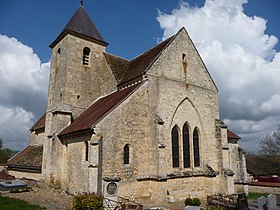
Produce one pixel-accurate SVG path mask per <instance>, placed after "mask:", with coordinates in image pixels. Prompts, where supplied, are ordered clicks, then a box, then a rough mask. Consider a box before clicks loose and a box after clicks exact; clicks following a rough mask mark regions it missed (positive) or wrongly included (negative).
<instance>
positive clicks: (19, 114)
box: [0, 105, 34, 150]
mask: <svg viewBox="0 0 280 210" xmlns="http://www.w3.org/2000/svg"><path fill="white" fill-rule="evenodd" d="M0 113H1V118H0V137H1V138H2V139H3V140H4V147H8V148H13V149H17V150H19V149H22V148H24V147H26V146H27V145H28V138H29V129H30V128H31V126H32V124H33V123H34V122H33V118H34V116H33V114H32V113H31V112H27V111H25V110H24V109H22V108H21V107H12V108H9V107H3V106H1V105H0Z"/></svg>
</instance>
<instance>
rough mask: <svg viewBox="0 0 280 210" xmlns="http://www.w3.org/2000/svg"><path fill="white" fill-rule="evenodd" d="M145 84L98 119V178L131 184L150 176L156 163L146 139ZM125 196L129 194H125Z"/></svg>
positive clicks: (148, 123) (148, 124)
mask: <svg viewBox="0 0 280 210" xmlns="http://www.w3.org/2000/svg"><path fill="white" fill-rule="evenodd" d="M147 103H148V93H147V83H145V84H143V85H142V86H141V87H140V88H138V90H136V92H134V93H133V95H131V96H129V97H128V98H127V99H126V100H125V101H124V102H122V103H121V104H120V105H119V106H118V107H117V108H116V109H115V110H113V111H112V112H111V113H110V114H109V115H107V116H106V117H105V118H104V119H103V120H101V121H100V122H99V123H98V124H97V125H96V128H95V129H94V131H95V132H96V133H97V134H100V135H102V139H103V147H102V157H103V160H102V171H103V172H102V177H108V178H118V179H121V180H122V181H127V182H130V181H135V180H136V177H138V176H140V175H145V174H150V169H151V167H154V165H156V164H157V163H156V161H155V160H154V159H152V157H151V153H152V152H151V150H152V148H153V147H154V146H153V145H152V142H151V139H150V124H151V122H150V121H149V120H150V118H149V112H148V104H147ZM127 144H128V145H129V164H124V160H123V157H124V146H125V145H127ZM127 193H129V192H127Z"/></svg>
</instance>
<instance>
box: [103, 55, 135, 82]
mask: <svg viewBox="0 0 280 210" xmlns="http://www.w3.org/2000/svg"><path fill="white" fill-rule="evenodd" d="M104 56H105V58H106V60H107V62H108V64H109V66H110V67H111V69H112V71H113V73H114V75H115V78H116V79H117V81H118V82H120V81H121V79H122V77H123V74H124V72H125V70H126V69H127V68H128V66H129V62H130V61H128V60H125V59H123V58H120V57H118V56H115V55H111V54H108V53H105V52H104Z"/></svg>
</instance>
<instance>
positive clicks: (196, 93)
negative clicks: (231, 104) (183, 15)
mask: <svg viewBox="0 0 280 210" xmlns="http://www.w3.org/2000/svg"><path fill="white" fill-rule="evenodd" d="M183 54H185V55H186V56H187V59H186V62H187V68H185V66H186V65H183V60H182V57H183ZM147 75H148V78H149V96H150V97H149V111H150V112H151V113H156V114H157V115H158V116H159V117H160V118H161V119H162V120H163V121H164V124H163V125H162V129H158V128H157V127H156V126H154V129H153V130H154V132H153V135H154V138H155V139H160V141H162V142H164V144H165V145H166V147H165V148H163V149H161V148H158V149H157V150H158V152H159V153H163V154H165V155H162V157H163V158H161V160H159V162H160V163H161V167H160V168H159V169H158V172H159V173H160V174H162V173H174V172H176V171H204V170H206V164H208V165H210V166H211V167H212V168H213V169H214V170H216V171H219V172H221V169H222V164H223V159H222V157H223V156H222V148H221V142H219V141H218V139H217V138H216V126H215V120H216V119H219V107H218V94H217V89H216V87H215V85H214V83H213V81H212V79H211V77H210V75H209V74H208V72H207V70H206V69H205V67H204V65H203V62H202V61H201V59H200V57H199V55H198V53H197V51H196V50H195V48H194V46H193V45H192V42H191V41H190V39H189V37H188V36H187V34H186V33H185V32H184V31H181V32H180V33H179V34H178V35H177V36H176V38H175V39H174V40H173V41H172V42H171V43H170V45H169V46H168V47H167V48H166V49H165V50H164V51H163V52H162V54H161V56H160V57H159V58H158V60H157V61H156V62H155V63H154V64H153V65H152V67H151V68H150V70H149V71H148V73H147ZM185 122H187V123H188V124H189V131H190V143H191V148H192V137H193V136H192V132H193V130H194V128H195V127H197V128H198V129H199V134H200V145H199V146H200V162H201V164H200V167H197V168H194V167H193V162H192V164H191V167H190V168H187V169H184V168H183V167H182V165H183V164H182V149H181V151H180V153H181V155H180V156H181V164H180V167H179V168H172V149H171V148H172V147H171V146H172V144H171V130H172V127H173V126H175V125H178V127H179V128H180V133H181V134H180V135H181V136H180V137H179V141H180V142H181V143H179V144H181V146H180V147H181V148H182V128H183V125H184V123H185ZM159 133H160V134H159ZM161 150H164V152H160V151H161ZM155 154H156V153H155ZM192 155H193V150H192V149H191V156H192ZM225 181H226V180H225V178H224V177H223V176H221V175H219V176H218V178H217V179H215V180H214V179H212V182H213V183H212V184H210V185H213V186H214V188H213V189H214V191H216V192H222V193H227V189H226V188H225V186H224V185H223V184H224V183H225ZM204 187H205V189H206V188H207V187H206V186H204Z"/></svg>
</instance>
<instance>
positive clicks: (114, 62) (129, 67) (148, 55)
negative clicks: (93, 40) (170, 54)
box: [104, 35, 175, 86]
mask: <svg viewBox="0 0 280 210" xmlns="http://www.w3.org/2000/svg"><path fill="white" fill-rule="evenodd" d="M174 37H175V35H174V36H171V37H170V38H168V39H166V40H165V41H163V42H161V43H160V44H158V45H156V46H155V47H153V48H151V49H150V50H148V51H147V52H145V53H143V54H141V55H139V56H138V57H136V58H134V59H132V60H131V61H128V60H125V59H123V58H120V57H117V56H114V55H111V54H108V53H104V55H105V58H106V60H107V62H108V64H109V65H110V67H111V69H112V71H113V73H114V75H115V77H116V79H117V81H118V86H122V85H123V84H126V83H128V84H129V83H134V82H136V81H139V80H141V79H142V75H143V74H145V72H146V71H147V69H148V68H149V66H150V65H151V64H152V63H153V62H154V61H155V60H156V58H157V57H158V56H159V55H160V53H161V52H162V51H163V50H164V49H165V48H166V47H167V45H168V44H169V43H170V42H171V40H172V39H173V38H174Z"/></svg>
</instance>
